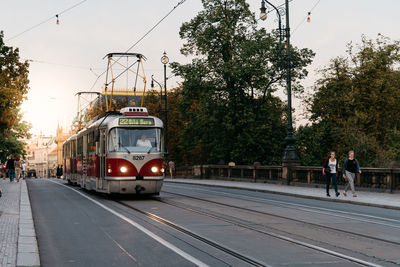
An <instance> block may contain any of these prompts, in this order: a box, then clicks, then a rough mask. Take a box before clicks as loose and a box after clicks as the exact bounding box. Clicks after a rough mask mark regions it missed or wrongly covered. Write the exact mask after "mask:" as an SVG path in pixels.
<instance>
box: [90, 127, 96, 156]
mask: <svg viewBox="0 0 400 267" xmlns="http://www.w3.org/2000/svg"><path fill="white" fill-rule="evenodd" d="M88 150H89V152H93V151H95V150H96V140H95V134H94V131H92V132H90V133H89V134H88Z"/></svg>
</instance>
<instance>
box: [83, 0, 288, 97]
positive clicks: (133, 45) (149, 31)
mask: <svg viewBox="0 0 400 267" xmlns="http://www.w3.org/2000/svg"><path fill="white" fill-rule="evenodd" d="M292 1H293V0H292ZM185 2H186V0H181V1H179V2H178V3H177V4H176V5H175V6H174V7H173V8H172V9H171V10H170V11H169V12H168V13H167V14H166V15H165V16H164V17H162V18H161V19H160V20H159V21H158V22H157V23H156V24H154V26H153V27H151V28H150V29H149V30H148V31H147V32H146V33H145V34H144V35H143V36H142V37H140V38H139V39H138V40H137V41H136V42H135V43H134V44H132V45H131V46H130V47H129V48H128V49H127V50H126V51H125V53H128V52H129V51H130V50H131V49H132V48H134V47H135V46H136V45H137V44H138V43H140V42H141V41H142V40H143V39H144V38H146V36H147V35H149V34H150V33H151V32H152V31H153V30H154V29H155V28H156V27H157V26H158V25H160V23H161V22H163V21H164V20H165V19H166V18H167V17H168V16H169V15H170V14H171V13H172V12H174V11H175V9H176V8H178V7H179V6H180V5H182V4H183V3H185ZM120 59H121V57H119V58H118V59H117V60H116V62H114V63H112V64H111V66H113V65H114V64H115V63H117V62H118V61H119V60H120ZM106 72H107V69H106V70H104V71H103V72H102V73H100V74H99V76H97V78H96V80H95V81H94V83H93V85H92V87H90V89H89V91H92V90H93V88H94V87H95V86H96V84H97V81H98V80H99V79H100V77H101V76H103V75H104V74H105V73H106Z"/></svg>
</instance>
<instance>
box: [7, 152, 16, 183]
mask: <svg viewBox="0 0 400 267" xmlns="http://www.w3.org/2000/svg"><path fill="white" fill-rule="evenodd" d="M7 172H8V177H10V182H12V181H13V180H14V178H15V165H14V158H13V157H11V158H9V159H8V160H7Z"/></svg>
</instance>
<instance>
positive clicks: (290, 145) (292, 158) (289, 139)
mask: <svg viewBox="0 0 400 267" xmlns="http://www.w3.org/2000/svg"><path fill="white" fill-rule="evenodd" d="M265 2H266V3H268V4H269V5H270V6H272V7H273V8H274V9H275V11H276V12H277V15H278V22H279V41H280V42H281V32H282V26H281V13H280V11H279V10H278V8H277V7H276V6H274V5H273V4H271V3H270V2H269V1H267V0H262V1H261V8H260V11H261V13H260V19H261V20H266V19H267V12H266V11H267V10H266V7H265ZM284 12H285V14H286V29H285V37H286V55H285V57H286V90H287V96H288V110H287V113H288V114H287V116H288V126H287V135H286V138H285V141H286V144H287V146H286V148H285V153H284V155H283V158H282V166H283V167H287V169H286V175H287V183H288V184H289V183H290V180H291V171H290V167H291V166H294V165H298V164H299V163H300V159H299V156H298V154H297V151H296V148H295V142H296V138H295V137H294V135H293V122H292V77H291V70H292V66H291V55H290V52H291V51H290V27H289V1H288V0H285V11H284ZM279 51H280V50H279Z"/></svg>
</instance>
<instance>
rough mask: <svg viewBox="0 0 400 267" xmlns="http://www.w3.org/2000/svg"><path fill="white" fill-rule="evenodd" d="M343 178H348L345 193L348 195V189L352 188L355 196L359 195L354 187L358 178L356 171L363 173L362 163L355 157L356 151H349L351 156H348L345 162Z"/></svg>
mask: <svg viewBox="0 0 400 267" xmlns="http://www.w3.org/2000/svg"><path fill="white" fill-rule="evenodd" d="M342 173H343V178H345V179H347V183H346V187H345V188H344V191H343V195H344V196H345V197H346V196H347V190H349V187H350V188H351V192H352V193H353V197H357V194H356V190H355V189H354V179H355V178H356V173H360V174H361V169H360V164H359V163H358V160H357V159H356V158H355V157H354V151H353V150H350V151H349V158H347V159H346V160H345V161H344V163H343V168H342Z"/></svg>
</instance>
